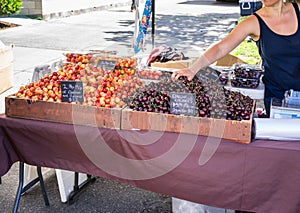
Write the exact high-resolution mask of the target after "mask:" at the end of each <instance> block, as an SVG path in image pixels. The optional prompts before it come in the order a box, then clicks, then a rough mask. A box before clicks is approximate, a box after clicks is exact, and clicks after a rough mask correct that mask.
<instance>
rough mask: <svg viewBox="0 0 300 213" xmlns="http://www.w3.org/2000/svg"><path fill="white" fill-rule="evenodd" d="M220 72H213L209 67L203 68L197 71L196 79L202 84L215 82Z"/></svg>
mask: <svg viewBox="0 0 300 213" xmlns="http://www.w3.org/2000/svg"><path fill="white" fill-rule="evenodd" d="M219 74H220V72H219V71H218V70H215V69H213V68H211V67H204V68H202V69H200V70H199V72H198V73H197V77H198V78H199V79H200V81H202V82H210V81H217V80H218V78H219Z"/></svg>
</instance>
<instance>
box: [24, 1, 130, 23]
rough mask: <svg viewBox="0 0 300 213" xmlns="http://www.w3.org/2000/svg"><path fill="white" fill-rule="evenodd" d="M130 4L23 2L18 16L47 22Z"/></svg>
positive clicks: (106, 2)
mask: <svg viewBox="0 0 300 213" xmlns="http://www.w3.org/2000/svg"><path fill="white" fill-rule="evenodd" d="M130 4H131V0H23V7H22V9H21V12H20V15H27V16H30V17H40V18H43V19H46V20H47V19H51V18H59V17H66V16H70V15H77V14H80V13H86V12H90V11H95V10H103V9H107V8H112V7H116V6H122V5H123V6H124V5H130Z"/></svg>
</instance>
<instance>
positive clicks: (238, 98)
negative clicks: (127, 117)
mask: <svg viewBox="0 0 300 213" xmlns="http://www.w3.org/2000/svg"><path fill="white" fill-rule="evenodd" d="M170 92H177V93H194V94H196V104H197V106H198V115H199V116H200V117H206V118H216V119H227V120H237V121H240V120H249V119H250V117H251V113H252V108H253V104H254V102H253V100H252V99H251V98H250V97H249V96H245V95H243V94H241V93H239V92H234V91H230V90H227V89H225V88H224V87H223V86H221V85H218V84H216V83H214V82H200V81H198V79H196V78H194V79H193V80H192V81H188V80H187V78H186V77H180V78H179V79H178V80H177V81H172V80H171V79H170V78H165V79H163V80H161V81H160V82H157V83H154V82H151V83H150V84H148V85H146V86H145V87H143V88H140V89H138V90H137V92H136V93H135V95H134V96H132V97H131V98H130V99H128V100H127V101H128V105H129V107H130V108H131V109H133V110H135V111H146V112H157V113H167V114H168V113H170Z"/></svg>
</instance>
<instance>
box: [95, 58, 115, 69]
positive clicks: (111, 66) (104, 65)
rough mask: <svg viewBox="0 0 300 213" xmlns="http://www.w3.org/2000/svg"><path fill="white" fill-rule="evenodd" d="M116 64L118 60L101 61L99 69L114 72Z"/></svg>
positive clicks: (98, 65)
mask: <svg viewBox="0 0 300 213" xmlns="http://www.w3.org/2000/svg"><path fill="white" fill-rule="evenodd" d="M116 64H117V61H116V60H99V61H98V64H97V67H101V68H104V69H105V70H114V69H115V66H116Z"/></svg>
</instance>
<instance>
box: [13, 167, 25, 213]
mask: <svg viewBox="0 0 300 213" xmlns="http://www.w3.org/2000/svg"><path fill="white" fill-rule="evenodd" d="M23 184H24V163H23V162H20V165H19V186H18V191H17V195H16V198H15V203H14V209H13V213H17V212H18V207H19V202H20V198H21V194H22V191H23Z"/></svg>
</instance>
